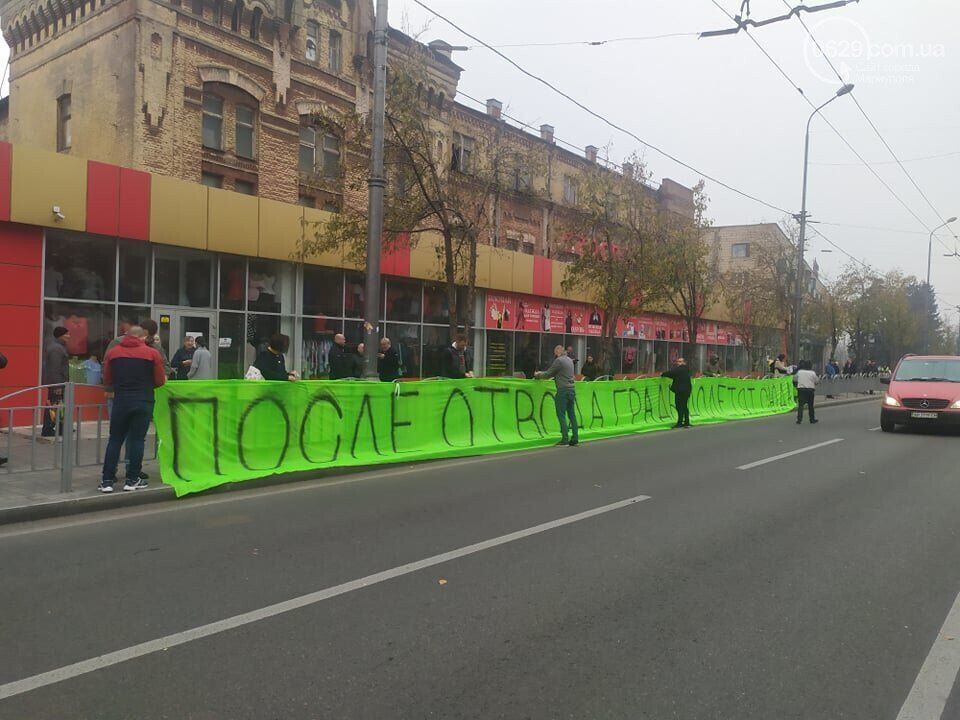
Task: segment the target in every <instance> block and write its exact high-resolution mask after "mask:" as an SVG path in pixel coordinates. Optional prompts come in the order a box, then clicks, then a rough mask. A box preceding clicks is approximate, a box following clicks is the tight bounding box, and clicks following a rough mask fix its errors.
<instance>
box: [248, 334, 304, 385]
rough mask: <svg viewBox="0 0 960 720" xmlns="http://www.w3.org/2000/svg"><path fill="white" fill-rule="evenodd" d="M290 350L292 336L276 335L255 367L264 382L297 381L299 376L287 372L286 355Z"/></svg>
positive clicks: (272, 337) (258, 358)
mask: <svg viewBox="0 0 960 720" xmlns="http://www.w3.org/2000/svg"><path fill="white" fill-rule="evenodd" d="M289 349H290V336H289V335H284V334H283V333H274V334H273V335H271V336H270V342H269V343H268V344H267V347H266V349H265V350H263V351H262V352H261V353H260V354H259V355H257V361H256V362H255V363H254V364H253V366H254V367H255V368H256V369H257V370H259V371H260V374H261V375H263V379H264V380H296V379H297V374H296V373H295V372H293V371H292V370H291V371H290V372H287V363H286V360H284V357H283V355H284V353H286V352H287V350H289Z"/></svg>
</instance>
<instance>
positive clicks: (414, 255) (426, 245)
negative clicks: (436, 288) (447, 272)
mask: <svg viewBox="0 0 960 720" xmlns="http://www.w3.org/2000/svg"><path fill="white" fill-rule="evenodd" d="M411 240H412V241H413V242H414V245H413V247H411V248H410V277H412V278H419V279H420V280H439V279H441V278H442V277H443V268H442V267H441V265H440V255H439V254H438V252H437V250H438V248H440V247H442V243H443V240H442V239H441V238H440V236H439V235H436V234H435V233H420V234H419V235H418V236H416V237H415V238H411Z"/></svg>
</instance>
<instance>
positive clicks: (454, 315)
mask: <svg viewBox="0 0 960 720" xmlns="http://www.w3.org/2000/svg"><path fill="white" fill-rule="evenodd" d="M443 274H444V279H445V281H446V285H447V307H448V308H449V309H450V339H451V340H452V339H453V336H454V335H456V333H457V325H458V324H459V323H458V321H459V319H460V308H458V307H457V272H456V266H455V264H454V259H453V233H452V232H451V231H450V230H449V229H446V228H445V229H444V231H443Z"/></svg>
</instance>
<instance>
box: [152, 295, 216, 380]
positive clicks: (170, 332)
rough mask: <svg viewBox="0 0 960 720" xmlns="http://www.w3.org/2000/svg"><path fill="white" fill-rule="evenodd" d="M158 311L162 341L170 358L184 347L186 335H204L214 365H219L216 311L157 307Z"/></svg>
mask: <svg viewBox="0 0 960 720" xmlns="http://www.w3.org/2000/svg"><path fill="white" fill-rule="evenodd" d="M156 313H157V320H158V324H159V325H160V342H161V344H162V345H163V349H164V352H166V354H167V359H168V360H169V359H170V358H172V357H173V354H174V353H175V352H177V350H178V349H179V348H181V347H183V344H184V341H185V338H186V337H188V336H189V337H192V338H197V337H203V338H204V339H205V340H206V341H207V348H208V349H209V350H210V355H211V356H212V357H211V360H212V363H213V367H217V349H218V347H217V346H218V332H217V315H216V313H215V312H208V311H204V310H180V309H177V308H157V309H156Z"/></svg>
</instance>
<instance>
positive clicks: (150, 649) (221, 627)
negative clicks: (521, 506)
mask: <svg viewBox="0 0 960 720" xmlns="http://www.w3.org/2000/svg"><path fill="white" fill-rule="evenodd" d="M649 499H650V497H649V496H648V495H637V496H636V497H632V498H628V499H626V500H620V501H619V502H615V503H611V504H610V505H604V506H602V507H598V508H593V509H592V510H586V511H584V512H581V513H577V514H576V515H568V516H567V517H562V518H559V519H557V520H551V521H550V522H545V523H542V524H540V525H534V526H533V527H529V528H526V529H525V530H517V531H516V532H512V533H508V534H507V535H501V536H500V537H495V538H492V539H490V540H483V541H482V542H478V543H474V544H473V545H466V546H465V547H462V548H458V549H457V550H450V551H449V552H445V553H441V554H439V555H434V556H432V557H428V558H424V559H423V560H417V561H415V562H411V563H407V564H406V565H399V566H398V567H395V568H392V569H390V570H384V571H382V572H378V573H374V574H373V575H367V576H366V577H362V578H359V579H357V580H351V581H350V582H346V583H343V584H341V585H334V586H333V587H329V588H326V589H324V590H318V591H317V592H312V593H308V594H306V595H301V596H299V597H295V598H291V599H290V600H284V601H283V602H279V603H276V604H274V605H267V606H266V607H263V608H260V609H259V610H251V611H250V612H245V613H241V614H240V615H234V616H233V617H229V618H226V619H224V620H218V621H216V622H212V623H208V624H207V625H200V626H198V627H195V628H191V629H189V630H183V631H181V632H178V633H173V634H172V635H166V636H164V637H161V638H157V639H156V640H149V641H147V642H144V643H140V644H139V645H132V646H131V647H128V648H124V649H122V650H116V651H114V652H110V653H106V654H104V655H98V656H97V657H94V658H90V659H89V660H83V661H81V662H77V663H73V664H72V665H65V666H63V667H60V668H57V669H56V670H50V671H48V672H45V673H40V674H38V675H33V676H31V677H28V678H23V679H22V680H15V681H13V682H9V683H6V684H4V685H0V700H4V699H6V698H10V697H14V696H15V695H22V694H23V693H27V692H30V691H32V690H37V689H39V688H42V687H46V686H48V685H53V684H55V683H59V682H63V681H64V680H70V679H71V678H75V677H78V676H80V675H85V674H87V673H91V672H95V671H96V670H102V669H103V668H107V667H111V666H112V665H118V664H120V663H122V662H127V661H128V660H133V659H136V658H140V657H143V656H145V655H150V654H152V653H155V652H161V651H163V650H167V649H169V648H172V647H176V646H178V645H185V644H186V643H189V642H193V641H194V640H200V639H202V638H205V637H210V636H211V635H217V634H219V633H223V632H227V631H228V630H234V629H236V628H238V627H243V626H244V625H250V624H251V623H255V622H259V621H261V620H266V619H267V618H272V617H276V616H277V615H282V614H284V613H288V612H291V611H293V610H299V609H300V608H304V607H307V606H309V605H315V604H316V603H319V602H322V601H324V600H329V599H330V598H335V597H338V596H339V595H345V594H346V593H349V592H353V591H354V590H362V589H363V588H367V587H370V586H371V585H376V584H378V583H382V582H386V581H387V580H393V579H394V578H398V577H401V576H402V575H409V574H410V573H415V572H418V571H419V570H423V569H425V568H429V567H433V566H434V565H440V564H441V563H445V562H449V561H451V560H456V559H458V558H462V557H466V556H467V555H473V554H475V553H479V552H483V551H484V550H489V549H491V548H495V547H498V546H500V545H506V544H507V543H512V542H516V541H517V540H522V539H524V538H528V537H530V536H532V535H538V534H540V533H544V532H547V531H549V530H555V529H557V528H560V527H563V526H564V525H571V524H573V523H576V522H580V521H581V520H587V519H589V518H592V517H596V516H597V515H603V514H604V513H608V512H613V511H614V510H620V509H622V508H625V507H628V506H630V505H634V504H636V503H641V502H643V501H644V500H649Z"/></svg>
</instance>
